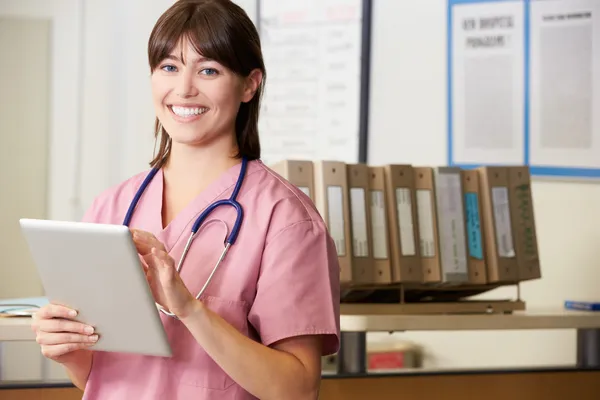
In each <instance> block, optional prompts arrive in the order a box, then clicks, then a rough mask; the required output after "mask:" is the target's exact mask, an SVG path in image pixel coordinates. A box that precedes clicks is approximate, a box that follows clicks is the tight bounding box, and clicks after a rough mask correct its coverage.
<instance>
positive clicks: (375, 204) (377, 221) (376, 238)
mask: <svg viewBox="0 0 600 400" xmlns="http://www.w3.org/2000/svg"><path fill="white" fill-rule="evenodd" d="M385 215H386V214H385V204H384V198H383V190H371V231H372V232H373V257H374V258H375V259H377V260H386V259H388V257H389V256H388V244H387V229H388V228H387V222H386V218H385Z"/></svg>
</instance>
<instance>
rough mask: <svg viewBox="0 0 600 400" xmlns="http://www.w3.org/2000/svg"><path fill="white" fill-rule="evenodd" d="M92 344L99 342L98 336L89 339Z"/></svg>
mask: <svg viewBox="0 0 600 400" xmlns="http://www.w3.org/2000/svg"><path fill="white" fill-rule="evenodd" d="M89 340H90V342H95V341H97V340H98V335H92V336H90V337H89Z"/></svg>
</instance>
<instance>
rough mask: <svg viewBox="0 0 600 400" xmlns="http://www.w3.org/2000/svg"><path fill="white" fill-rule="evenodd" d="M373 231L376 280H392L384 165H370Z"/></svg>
mask: <svg viewBox="0 0 600 400" xmlns="http://www.w3.org/2000/svg"><path fill="white" fill-rule="evenodd" d="M369 173H370V181H369V192H370V206H371V213H370V217H371V232H372V239H373V246H372V248H373V264H374V269H375V276H374V281H375V282H376V283H378V284H388V283H391V282H392V267H391V260H390V237H389V235H390V233H389V224H388V218H387V192H386V190H387V189H386V186H385V171H384V169H383V167H375V166H370V167H369Z"/></svg>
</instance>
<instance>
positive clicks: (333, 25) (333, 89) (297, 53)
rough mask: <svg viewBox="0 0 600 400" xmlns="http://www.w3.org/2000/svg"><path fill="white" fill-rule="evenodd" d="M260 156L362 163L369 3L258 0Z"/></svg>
mask: <svg viewBox="0 0 600 400" xmlns="http://www.w3.org/2000/svg"><path fill="white" fill-rule="evenodd" d="M257 5H258V7H257V23H256V25H257V27H258V29H259V32H260V36H261V44H262V50H263V55H264V59H265V64H266V69H267V78H266V87H265V93H264V94H263V102H262V108H261V115H260V120H259V131H260V140H261V150H262V159H263V161H264V162H265V163H267V164H271V163H275V162H277V161H280V160H283V159H304V160H313V161H314V160H336V161H342V162H347V163H356V162H366V158H367V128H368V110H369V72H370V47H371V46H370V44H371V0H302V1H299V0H257Z"/></svg>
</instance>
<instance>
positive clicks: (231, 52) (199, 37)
mask: <svg viewBox="0 0 600 400" xmlns="http://www.w3.org/2000/svg"><path fill="white" fill-rule="evenodd" d="M217 3H218V2H217ZM223 38H228V40H223ZM148 59H149V62H150V70H151V72H152V92H153V97H154V106H155V109H156V113H157V121H156V138H157V140H158V139H160V149H159V151H158V154H157V155H156V157H155V158H154V160H152V163H151V165H152V166H157V165H161V163H163V162H164V161H165V160H166V159H167V157H168V154H169V152H170V151H171V145H172V143H170V141H171V140H175V142H177V141H178V140H181V141H183V142H185V143H199V142H200V143H201V142H206V141H210V140H221V141H228V140H231V135H233V136H235V143H236V144H237V146H238V150H239V154H238V155H239V156H246V157H248V159H250V160H253V159H258V158H260V144H259V139H258V126H257V125H258V114H259V110H260V98H261V94H262V88H263V86H264V82H265V78H266V71H265V65H264V62H263V59H262V54H261V49H260V39H259V36H258V32H257V31H256V29H255V28H254V26H253V24H252V22H251V21H250V20H249V19H248V18H247V16H246V15H245V12H244V11H243V10H242V9H240V8H237V7H217V6H215V4H214V3H213V2H201V3H200V2H186V1H182V2H178V3H176V4H175V5H174V6H173V7H172V8H171V9H169V10H168V11H167V12H166V13H164V14H163V15H162V16H161V17H160V19H159V20H158V22H157V23H156V26H155V27H154V30H153V31H152V33H151V35H150V41H149V44H148ZM200 120H202V122H200ZM164 131H166V134H165V132H164ZM174 135H180V136H176V137H174Z"/></svg>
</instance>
